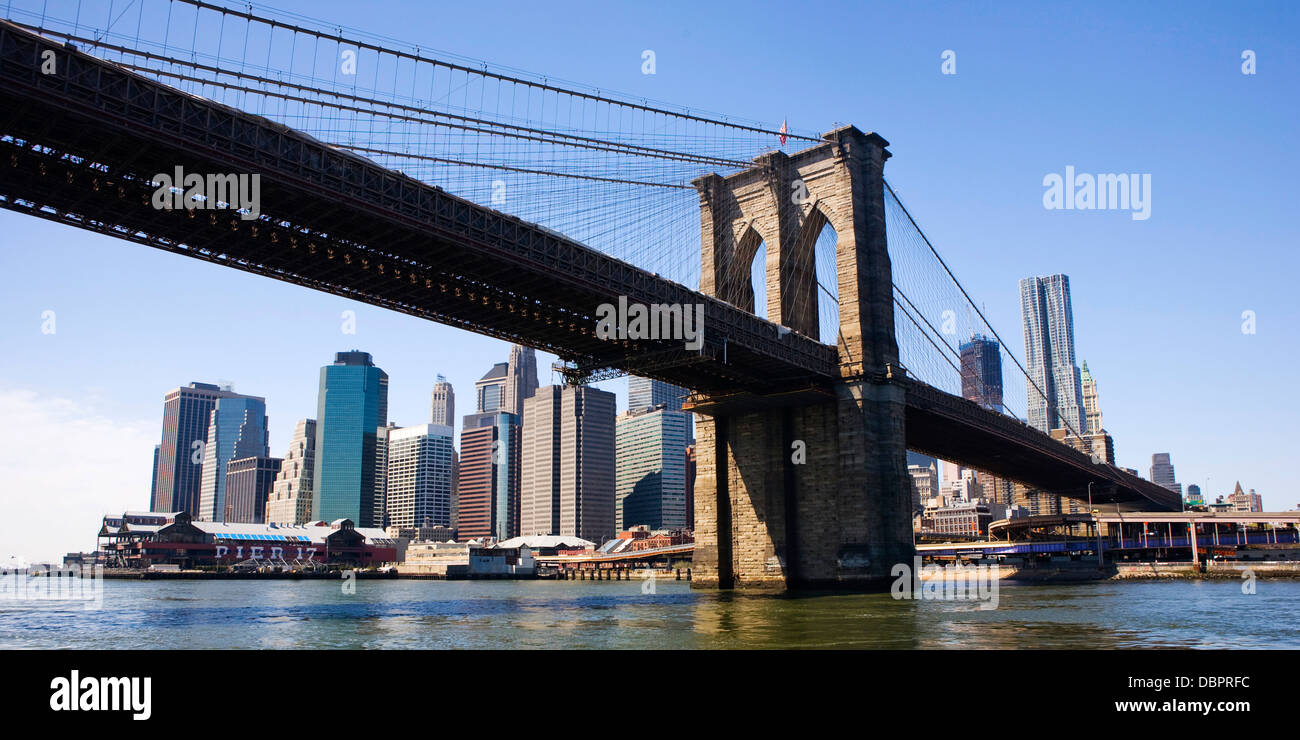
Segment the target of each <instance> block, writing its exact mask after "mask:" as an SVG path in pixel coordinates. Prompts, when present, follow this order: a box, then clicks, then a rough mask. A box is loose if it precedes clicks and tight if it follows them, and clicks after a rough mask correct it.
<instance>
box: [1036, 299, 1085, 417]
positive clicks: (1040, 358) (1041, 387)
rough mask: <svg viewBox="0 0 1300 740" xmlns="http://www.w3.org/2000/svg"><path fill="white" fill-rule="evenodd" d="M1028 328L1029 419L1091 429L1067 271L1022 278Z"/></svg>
mask: <svg viewBox="0 0 1300 740" xmlns="http://www.w3.org/2000/svg"><path fill="white" fill-rule="evenodd" d="M1020 310H1021V314H1022V317H1023V320H1024V328H1025V364H1026V370H1027V371H1028V373H1029V377H1028V378H1027V379H1026V380H1025V394H1026V397H1027V399H1028V407H1029V425H1030V426H1032V427H1035V428H1037V429H1039V430H1041V431H1044V432H1050V431H1051V430H1052V429H1056V428H1058V427H1066V428H1069V429H1071V430H1072V431H1075V432H1077V433H1079V434H1082V433H1084V432H1086V431H1088V429H1087V426H1086V418H1085V417H1084V416H1083V396H1082V393H1081V390H1080V385H1081V381H1080V377H1079V367H1078V366H1077V365H1076V364H1075V359H1074V310H1073V308H1071V305H1070V278H1069V277H1068V276H1066V275H1050V276H1048V277H1029V278H1024V279H1023V280H1021V281H1020Z"/></svg>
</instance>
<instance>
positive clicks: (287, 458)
mask: <svg viewBox="0 0 1300 740" xmlns="http://www.w3.org/2000/svg"><path fill="white" fill-rule="evenodd" d="M315 473H316V420H315V419H299V420H298V423H297V424H296V425H295V426H294V429H293V439H291V440H289V450H288V452H286V453H285V454H284V459H283V460H282V461H281V463H280V472H279V473H277V474H276V476H275V481H274V483H272V485H271V495H270V496H269V497H268V498H267V502H266V522H267V523H268V524H283V525H287V526H292V525H295V524H305V523H306V522H308V521H310V520H311V513H312V511H311V498H312V476H313V475H315Z"/></svg>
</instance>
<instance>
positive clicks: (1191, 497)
mask: <svg viewBox="0 0 1300 740" xmlns="http://www.w3.org/2000/svg"><path fill="white" fill-rule="evenodd" d="M1185 501H1186V503H1187V505H1188V506H1205V497H1204V496H1202V495H1201V487H1200V486H1198V485H1196V484H1195V483H1193V484H1191V485H1190V486H1188V487H1187V496H1186V498H1185Z"/></svg>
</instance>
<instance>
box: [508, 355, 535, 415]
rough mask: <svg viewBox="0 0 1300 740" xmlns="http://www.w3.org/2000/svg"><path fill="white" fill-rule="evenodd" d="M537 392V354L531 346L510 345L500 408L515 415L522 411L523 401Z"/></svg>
mask: <svg viewBox="0 0 1300 740" xmlns="http://www.w3.org/2000/svg"><path fill="white" fill-rule="evenodd" d="M536 392H537V356H536V354H535V353H534V352H533V348H532V347H524V346H523V345H519V344H512V345H510V359H509V361H507V362H506V381H505V388H504V392H503V395H502V398H501V406H502V409H503V410H505V411H508V412H509V413H512V414H515V415H521V414H523V413H524V401H525V400H527V399H529V398H532V397H533V394H534V393H536Z"/></svg>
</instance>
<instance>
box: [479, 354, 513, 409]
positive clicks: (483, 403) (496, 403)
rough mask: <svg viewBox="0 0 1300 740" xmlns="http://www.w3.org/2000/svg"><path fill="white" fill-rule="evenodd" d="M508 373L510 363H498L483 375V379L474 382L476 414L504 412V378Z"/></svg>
mask: <svg viewBox="0 0 1300 740" xmlns="http://www.w3.org/2000/svg"><path fill="white" fill-rule="evenodd" d="M509 371H510V363H508V362H498V363H497V364H495V365H493V366H492V369H491V370H488V371H487V372H486V373H484V374H483V377H481V378H479V379H478V380H476V381H474V404H475V412H476V413H479V414H491V413H496V412H497V411H502V410H505V401H506V376H507V375H508V374H509Z"/></svg>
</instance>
